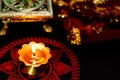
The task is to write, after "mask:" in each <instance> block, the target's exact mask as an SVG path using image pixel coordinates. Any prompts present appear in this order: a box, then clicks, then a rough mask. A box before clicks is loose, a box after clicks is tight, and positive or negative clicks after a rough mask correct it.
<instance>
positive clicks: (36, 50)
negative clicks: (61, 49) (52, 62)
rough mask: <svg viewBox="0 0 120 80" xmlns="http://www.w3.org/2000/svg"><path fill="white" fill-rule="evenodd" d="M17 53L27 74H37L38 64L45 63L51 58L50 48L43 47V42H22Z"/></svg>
mask: <svg viewBox="0 0 120 80" xmlns="http://www.w3.org/2000/svg"><path fill="white" fill-rule="evenodd" d="M18 54H19V55H20V56H19V60H20V61H22V62H24V63H25V65H26V67H27V68H26V70H27V72H28V74H29V75H37V74H38V73H39V72H40V71H39V70H40V69H39V68H40V66H41V65H42V64H47V63H48V60H49V59H50V58H51V54H50V48H48V47H45V45H44V43H36V42H30V43H29V44H23V45H22V49H19V50H18Z"/></svg>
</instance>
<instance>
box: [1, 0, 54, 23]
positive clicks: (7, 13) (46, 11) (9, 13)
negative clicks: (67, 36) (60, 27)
mask: <svg viewBox="0 0 120 80" xmlns="http://www.w3.org/2000/svg"><path fill="white" fill-rule="evenodd" d="M52 17H53V11H52V1H51V0H0V18H1V19H11V20H13V21H15V20H17V21H24V20H26V21H27V20H28V21H30V20H31V21H32V20H33V21H34V20H42V19H47V18H52Z"/></svg>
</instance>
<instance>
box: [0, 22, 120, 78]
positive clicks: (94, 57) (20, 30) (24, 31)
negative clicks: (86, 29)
mask: <svg viewBox="0 0 120 80" xmlns="http://www.w3.org/2000/svg"><path fill="white" fill-rule="evenodd" d="M43 24H49V25H51V27H52V28H53V32H51V33H46V32H45V31H44V30H43V27H42V26H43ZM2 26H3V24H2V23H1V24H0V28H1V27H2ZM8 26H9V28H8V31H7V34H6V35H5V36H0V48H1V47H2V46H4V45H6V44H8V43H9V42H11V41H14V40H17V39H21V38H26V37H47V38H53V39H57V40H59V41H61V42H63V43H65V44H66V45H67V46H69V47H70V48H71V49H72V50H73V51H74V52H75V54H76V55H77V56H78V58H79V62H80V67H81V76H80V78H81V80H109V79H113V80H120V78H119V76H120V65H119V64H120V62H119V61H120V58H119V54H120V47H119V46H120V38H119V37H120V33H119V32H120V30H119V29H110V31H109V29H108V30H106V31H104V32H103V33H101V34H100V35H97V36H94V35H93V36H91V37H90V38H86V39H82V42H83V43H82V44H81V45H79V46H77V45H71V44H70V43H69V41H67V38H66V31H65V30H64V28H63V24H62V23H61V22H59V21H55V20H48V21H47V22H34V23H9V25H8ZM114 30H115V31H114ZM112 31H113V32H112ZM115 32H116V33H115ZM108 35H109V36H108Z"/></svg>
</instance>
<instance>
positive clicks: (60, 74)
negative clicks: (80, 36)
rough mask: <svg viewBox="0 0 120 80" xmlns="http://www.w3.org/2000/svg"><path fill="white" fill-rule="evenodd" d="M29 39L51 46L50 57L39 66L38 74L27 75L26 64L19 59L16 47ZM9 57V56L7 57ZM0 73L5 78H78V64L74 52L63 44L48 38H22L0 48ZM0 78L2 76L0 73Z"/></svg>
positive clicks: (33, 79)
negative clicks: (45, 62)
mask: <svg viewBox="0 0 120 80" xmlns="http://www.w3.org/2000/svg"><path fill="white" fill-rule="evenodd" d="M31 41H36V42H44V43H45V44H46V45H47V46H49V47H50V48H51V54H52V58H51V59H50V60H49V62H48V63H47V64H45V65H42V66H41V67H40V71H41V72H40V73H39V74H38V75H28V74H27V72H26V66H25V65H24V63H23V62H21V61H19V59H18V57H19V55H18V49H19V48H20V47H21V45H22V44H25V43H29V42H31ZM8 57H9V58H8ZM0 60H1V62H0V73H2V74H3V75H7V76H8V77H5V78H6V79H5V80H80V64H79V60H78V58H77V56H76V55H75V53H74V52H73V51H72V50H70V49H69V48H68V47H67V46H66V45H65V44H63V43H61V42H59V41H57V40H53V39H48V38H38V37H34V38H32V37H31V38H24V39H19V40H16V41H13V42H11V43H9V44H7V45H5V46H3V47H2V48H0ZM0 78H4V77H3V76H2V75H0Z"/></svg>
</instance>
